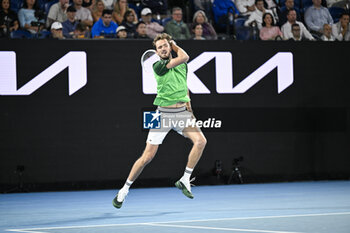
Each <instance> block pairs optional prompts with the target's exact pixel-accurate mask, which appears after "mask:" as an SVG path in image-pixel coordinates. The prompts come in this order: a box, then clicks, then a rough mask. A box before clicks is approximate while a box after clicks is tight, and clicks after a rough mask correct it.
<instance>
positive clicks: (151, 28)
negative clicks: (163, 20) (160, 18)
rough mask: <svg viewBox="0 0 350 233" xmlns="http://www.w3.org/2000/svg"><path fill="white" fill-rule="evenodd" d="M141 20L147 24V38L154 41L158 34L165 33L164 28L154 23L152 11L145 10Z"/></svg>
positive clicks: (142, 12)
mask: <svg viewBox="0 0 350 233" xmlns="http://www.w3.org/2000/svg"><path fill="white" fill-rule="evenodd" d="M141 19H142V21H143V22H145V24H146V33H147V36H148V37H149V38H151V39H154V38H155V37H156V35H157V34H159V33H161V32H163V31H164V27H163V26H161V25H160V24H159V23H157V22H152V21H151V20H152V11H151V9H149V8H143V9H142V11H141Z"/></svg>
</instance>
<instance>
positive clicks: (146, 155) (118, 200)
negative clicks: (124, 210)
mask: <svg viewBox="0 0 350 233" xmlns="http://www.w3.org/2000/svg"><path fill="white" fill-rule="evenodd" d="M158 147H159V145H152V144H150V143H148V142H147V145H146V148H145V150H144V152H143V153H142V155H141V157H140V158H138V159H137V160H136V161H135V163H134V165H133V166H132V168H131V171H130V173H129V176H128V179H127V180H126V182H125V184H124V186H123V187H122V188H121V189H120V190H119V192H118V194H117V196H116V197H115V198H114V200H113V206H114V207H116V208H120V207H122V204H123V202H124V199H125V197H126V195H127V194H128V193H129V188H130V186H131V185H132V183H133V182H134V181H135V180H136V179H137V177H138V176H139V175H140V174H141V172H142V170H143V169H144V168H145V167H146V165H147V164H149V163H150V162H151V161H152V159H153V158H154V156H155V155H156V153H157V150H158Z"/></svg>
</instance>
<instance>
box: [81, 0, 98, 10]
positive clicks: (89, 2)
mask: <svg viewBox="0 0 350 233" xmlns="http://www.w3.org/2000/svg"><path fill="white" fill-rule="evenodd" d="M95 2H96V0H83V4H82V6H83V7H85V8H87V9H89V10H90V11H91V12H92V7H93V5H95Z"/></svg>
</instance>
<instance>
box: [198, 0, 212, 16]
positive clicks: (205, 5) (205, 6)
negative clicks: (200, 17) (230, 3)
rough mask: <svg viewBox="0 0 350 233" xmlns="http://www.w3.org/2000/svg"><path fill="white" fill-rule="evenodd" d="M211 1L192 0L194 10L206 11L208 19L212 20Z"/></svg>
mask: <svg viewBox="0 0 350 233" xmlns="http://www.w3.org/2000/svg"><path fill="white" fill-rule="evenodd" d="M212 5H213V3H212V1H211V0H193V7H194V12H196V11H198V10H202V11H204V12H205V13H206V15H207V17H208V18H209V21H211V20H212V18H211V16H212V8H213V6H212Z"/></svg>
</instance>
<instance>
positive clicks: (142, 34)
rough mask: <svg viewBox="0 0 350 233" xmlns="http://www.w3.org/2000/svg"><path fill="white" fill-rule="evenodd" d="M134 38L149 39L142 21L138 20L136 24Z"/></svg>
mask: <svg viewBox="0 0 350 233" xmlns="http://www.w3.org/2000/svg"><path fill="white" fill-rule="evenodd" d="M134 37H135V39H149V37H148V36H147V33H146V24H145V22H143V21H140V22H138V23H137V25H136V33H135V36H134Z"/></svg>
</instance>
